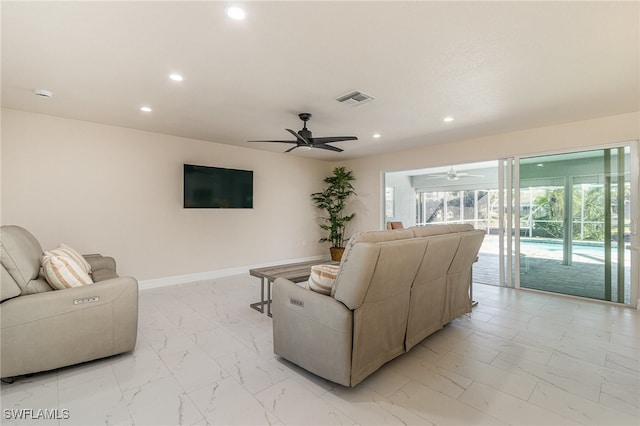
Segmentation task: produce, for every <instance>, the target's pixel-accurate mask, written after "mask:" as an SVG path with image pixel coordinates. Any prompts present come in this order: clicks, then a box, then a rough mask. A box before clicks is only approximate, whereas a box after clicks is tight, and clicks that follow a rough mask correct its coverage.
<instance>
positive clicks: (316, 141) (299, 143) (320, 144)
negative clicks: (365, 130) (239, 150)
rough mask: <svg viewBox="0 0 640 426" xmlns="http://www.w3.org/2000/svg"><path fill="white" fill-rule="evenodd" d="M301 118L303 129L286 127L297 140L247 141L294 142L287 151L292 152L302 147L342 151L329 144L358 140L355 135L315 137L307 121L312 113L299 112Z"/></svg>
mask: <svg viewBox="0 0 640 426" xmlns="http://www.w3.org/2000/svg"><path fill="white" fill-rule="evenodd" d="M298 117H300V120H302V122H303V123H304V126H303V127H302V129H300V130H298V131H297V132H296V131H294V130H291V129H285V130H286V131H287V132H289V133H291V134H292V135H293V136H295V138H296V140H293V141H281V140H268V141H247V142H276V143H292V144H295V145H296V146H294V147H291V148H289V149H287V150H286V151H285V152H291V151H293V150H294V149H296V148H302V149H312V148H318V149H326V150H329V151H335V152H342V151H343V150H342V149H340V148H337V147H335V146H331V145H327V144H328V143H331V142H342V141H355V140H358V138H357V137H355V136H328V137H324V138H314V137H313V134H312V133H311V130H309V129H307V121H309V119H310V118H311V113H308V112H302V113H300V114H298Z"/></svg>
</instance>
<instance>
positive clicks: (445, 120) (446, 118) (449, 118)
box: [443, 117, 453, 123]
mask: <svg viewBox="0 0 640 426" xmlns="http://www.w3.org/2000/svg"><path fill="white" fill-rule="evenodd" d="M443 121H444V122H445V123H451V122H452V121H453V117H445V118H444V120H443Z"/></svg>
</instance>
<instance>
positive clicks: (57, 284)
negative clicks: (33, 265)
mask: <svg viewBox="0 0 640 426" xmlns="http://www.w3.org/2000/svg"><path fill="white" fill-rule="evenodd" d="M42 271H43V272H44V277H45V278H46V280H47V282H48V283H49V285H51V287H53V288H55V289H57V290H64V289H65V288H72V287H81V286H84V285H89V284H93V280H92V279H91V277H90V276H89V274H88V273H87V272H86V271H85V270H84V268H83V267H82V266H81V265H80V264H79V263H78V262H76V261H75V260H73V259H72V258H70V257H68V256H66V255H62V256H59V255H56V254H54V253H52V252H49V251H46V252H44V256H43V258H42Z"/></svg>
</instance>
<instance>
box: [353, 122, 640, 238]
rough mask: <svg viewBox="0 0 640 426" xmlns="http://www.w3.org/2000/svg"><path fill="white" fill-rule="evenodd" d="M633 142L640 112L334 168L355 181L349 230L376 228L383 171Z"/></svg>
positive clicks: (637, 135)
mask: <svg viewBox="0 0 640 426" xmlns="http://www.w3.org/2000/svg"><path fill="white" fill-rule="evenodd" d="M639 138H640V113H637V112H636V113H630V114H623V115H616V116H611V117H603V118H598V119H594V120H587V121H580V122H575V123H567V124H562V125H557V126H550V127H543V128H537V129H531V130H526V131H520V132H513V133H505V134H500V135H495V136H488V137H483V138H477V139H469V140H463V141H458V142H454V143H448V144H442V145H428V146H425V147H422V148H416V149H411V150H406V151H399V152H395V153H389V154H382V155H376V156H371V157H366V158H362V159H358V160H352V161H345V162H342V163H340V165H344V166H346V167H347V168H348V169H350V170H352V171H353V173H354V176H356V178H357V181H356V182H355V185H354V186H355V188H356V191H357V193H358V200H357V202H356V203H354V204H353V206H352V208H353V209H354V211H355V212H356V218H355V219H354V222H353V231H363V230H372V229H382V227H383V213H384V211H383V208H384V198H383V197H384V194H383V192H382V184H381V182H382V176H383V174H384V172H389V171H398V170H410V169H418V168H425V167H436V166H447V165H451V164H462V163H470V162H477V161H488V160H496V159H500V158H507V157H512V156H525V155H535V154H541V153H550V152H557V151H564V150H573V149H576V150H579V149H582V148H589V147H594V146H599V145H606V144H612V143H616V142H624V141H629V140H637V139H639Z"/></svg>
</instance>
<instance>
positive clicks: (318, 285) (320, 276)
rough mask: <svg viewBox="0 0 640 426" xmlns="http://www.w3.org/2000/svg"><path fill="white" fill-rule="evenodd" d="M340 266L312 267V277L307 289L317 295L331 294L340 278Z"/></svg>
mask: <svg viewBox="0 0 640 426" xmlns="http://www.w3.org/2000/svg"><path fill="white" fill-rule="evenodd" d="M338 270H339V267H338V265H314V266H312V267H311V276H309V281H308V283H307V288H308V289H309V290H313V291H315V292H317V293H322V294H326V295H330V294H331V289H332V288H333V284H334V283H335V282H336V278H337V277H338Z"/></svg>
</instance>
